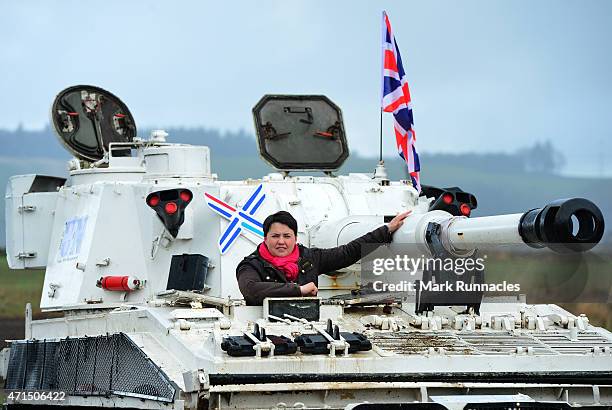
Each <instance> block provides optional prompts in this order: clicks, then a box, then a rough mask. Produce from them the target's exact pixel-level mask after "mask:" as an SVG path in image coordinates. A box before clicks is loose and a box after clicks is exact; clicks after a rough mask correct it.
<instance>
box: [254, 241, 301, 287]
mask: <svg viewBox="0 0 612 410" xmlns="http://www.w3.org/2000/svg"><path fill="white" fill-rule="evenodd" d="M257 250H258V251H259V256H261V257H262V258H263V259H264V260H265V261H266V262H269V263H270V264H272V265H273V266H274V267H275V268H276V269H279V270H281V271H282V272H284V273H285V276H286V277H287V280H290V281H294V280H296V279H297V277H298V271H299V269H298V265H297V260H298V258H299V257H300V250H299V249H298V246H297V244H296V245H295V247H294V248H293V252H291V253H290V254H289V255H287V256H274V255H272V254H271V253H270V251H269V250H268V247H267V246H266V244H265V243H264V242H262V243H260V244H259V246H258V248H257Z"/></svg>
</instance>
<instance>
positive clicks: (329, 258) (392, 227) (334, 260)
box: [312, 211, 411, 274]
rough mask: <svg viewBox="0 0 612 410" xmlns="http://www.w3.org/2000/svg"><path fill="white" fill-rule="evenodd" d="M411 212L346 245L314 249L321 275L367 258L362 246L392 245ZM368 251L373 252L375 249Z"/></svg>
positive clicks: (398, 215) (406, 212)
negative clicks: (395, 233) (317, 255)
mask: <svg viewBox="0 0 612 410" xmlns="http://www.w3.org/2000/svg"><path fill="white" fill-rule="evenodd" d="M410 212H411V211H405V212H401V213H399V214H397V215H396V216H395V217H394V218H393V219H392V220H391V221H389V223H388V224H386V225H383V226H381V227H380V228H377V229H374V230H373V231H372V232H368V233H366V234H365V235H363V236H361V237H359V238H357V239H354V240H352V241H351V242H349V243H347V244H346V245H342V246H338V247H336V248H329V249H312V251H313V252H316V253H318V254H319V261H318V263H319V274H321V273H328V272H333V271H335V270H338V269H342V268H346V267H347V266H350V265H352V264H353V263H355V262H357V261H358V260H359V259H361V258H362V257H363V256H365V254H362V245H364V244H377V243H380V244H383V243H390V242H391V240H392V239H393V233H394V232H395V231H397V230H398V229H399V228H400V227H401V226H402V225H403V223H404V219H406V217H407V216H408V215H409V214H410ZM366 249H367V250H369V251H370V252H371V251H373V250H374V247H368V248H366Z"/></svg>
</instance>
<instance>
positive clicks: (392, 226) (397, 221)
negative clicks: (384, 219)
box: [387, 211, 412, 235]
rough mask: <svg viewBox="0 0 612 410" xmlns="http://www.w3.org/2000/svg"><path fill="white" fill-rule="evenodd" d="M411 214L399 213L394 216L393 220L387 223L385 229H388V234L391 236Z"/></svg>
mask: <svg viewBox="0 0 612 410" xmlns="http://www.w3.org/2000/svg"><path fill="white" fill-rule="evenodd" d="M411 212H412V211H405V212H400V213H399V214H397V215H395V218H393V219H391V220H390V221H389V223H388V224H387V227H389V233H390V234H391V235H393V233H394V232H395V231H397V230H398V229H399V228H400V226H402V225H403V224H404V219H406V217H407V216H408V215H410V213H411Z"/></svg>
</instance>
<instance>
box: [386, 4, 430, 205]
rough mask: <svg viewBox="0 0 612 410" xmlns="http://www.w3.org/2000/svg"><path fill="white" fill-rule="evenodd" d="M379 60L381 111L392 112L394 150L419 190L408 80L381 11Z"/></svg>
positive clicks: (419, 166) (389, 26)
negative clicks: (381, 58) (380, 70)
mask: <svg viewBox="0 0 612 410" xmlns="http://www.w3.org/2000/svg"><path fill="white" fill-rule="evenodd" d="M382 26H383V43H382V46H383V50H382V51H383V52H382V55H383V62H382V70H383V72H382V79H383V81H382V110H383V111H384V112H392V113H393V128H394V130H395V141H396V144H397V150H398V153H399V155H400V157H402V158H403V159H404V161H406V165H408V173H409V174H410V179H411V180H412V185H413V186H414V188H415V189H416V190H417V191H418V192H419V193H420V192H421V183H420V181H419V171H420V170H421V165H420V163H419V154H417V150H416V146H415V143H416V134H415V132H414V128H413V126H414V120H413V118H412V100H411V99H410V90H409V89H408V80H406V73H405V72H404V67H403V65H402V58H401V56H400V52H399V48H398V47H397V42H396V41H395V37H394V36H393V31H392V30H391V23H390V22H389V17H388V16H387V13H386V12H384V11H383V24H382Z"/></svg>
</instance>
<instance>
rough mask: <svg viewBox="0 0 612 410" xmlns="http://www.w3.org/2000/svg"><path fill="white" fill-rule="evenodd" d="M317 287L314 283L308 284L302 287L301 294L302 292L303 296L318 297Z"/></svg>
mask: <svg viewBox="0 0 612 410" xmlns="http://www.w3.org/2000/svg"><path fill="white" fill-rule="evenodd" d="M318 290H319V289H317V285H315V284H314V282H308V283H307V284H305V285H302V286H300V292H302V296H317V292H318Z"/></svg>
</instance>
